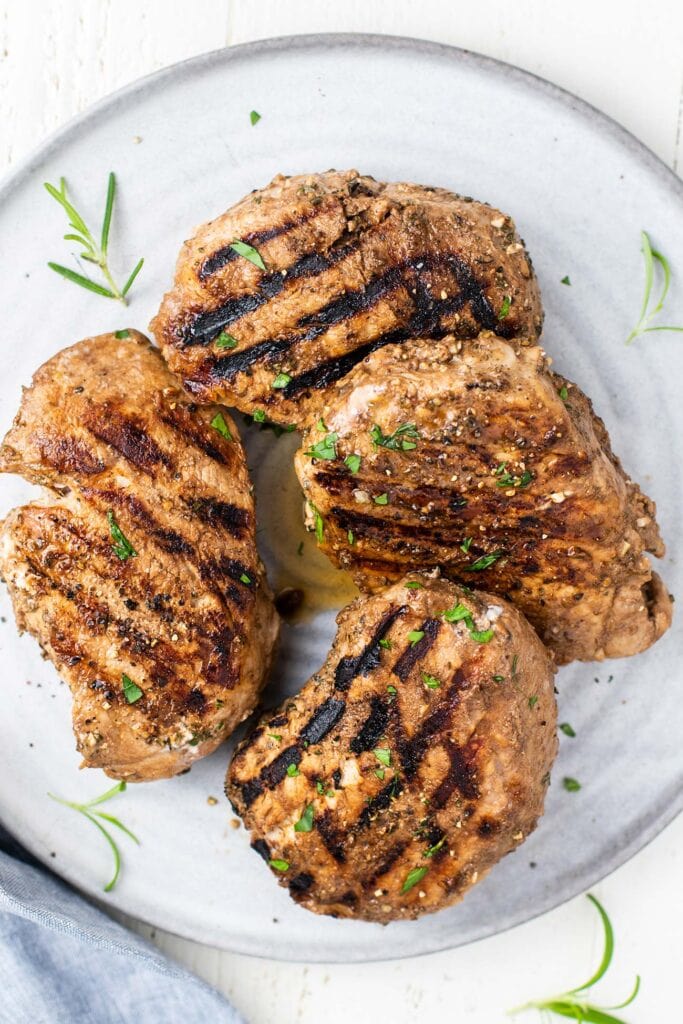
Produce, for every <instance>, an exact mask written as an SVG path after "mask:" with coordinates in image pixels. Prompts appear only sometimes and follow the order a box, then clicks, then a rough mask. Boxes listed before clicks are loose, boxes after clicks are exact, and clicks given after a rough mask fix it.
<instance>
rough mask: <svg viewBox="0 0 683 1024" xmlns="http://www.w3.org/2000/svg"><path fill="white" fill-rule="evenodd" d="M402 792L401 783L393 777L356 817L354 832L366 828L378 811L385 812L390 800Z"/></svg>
mask: <svg viewBox="0 0 683 1024" xmlns="http://www.w3.org/2000/svg"><path fill="white" fill-rule="evenodd" d="M402 791H403V783H402V782H401V780H400V779H399V778H398V777H394V779H392V781H391V782H390V783H389V784H388V785H386V786H385V787H384V788H383V789H380V791H379V793H376V794H375V796H373V797H372V799H371V800H370V801H369V802H368V803H367V804H366V806H365V807H364V808H363V810H362V811H361V813H360V814H359V816H358V821H357V822H356V825H355V830H356V831H362V829H364V828H367V827H368V825H370V824H371V823H372V822H373V821H374V819H375V817H376V816H377V815H378V814H379V812H380V811H385V810H386V809H387V807H389V806H390V805H391V802H392V800H395V799H396V797H398V796H400V795H401V793H402Z"/></svg>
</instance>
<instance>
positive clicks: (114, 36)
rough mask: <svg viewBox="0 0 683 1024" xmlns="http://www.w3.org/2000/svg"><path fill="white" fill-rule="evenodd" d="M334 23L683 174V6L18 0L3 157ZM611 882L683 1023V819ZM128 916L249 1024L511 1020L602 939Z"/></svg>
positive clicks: (614, 906)
mask: <svg viewBox="0 0 683 1024" xmlns="http://www.w3.org/2000/svg"><path fill="white" fill-rule="evenodd" d="M321 31H347V32H348V31H358V32H384V33H392V34H396V35H410V36H418V37H423V38H429V39H435V40H439V41H441V42H449V43H454V44H456V45H458V46H462V47H465V48H468V49H472V50H477V51H480V52H482V53H486V54H490V55H491V56H494V57H498V58H500V59H502V60H505V61H509V62H510V63H513V64H518V65H520V66H521V67H524V68H527V69H529V70H531V71H533V72H536V73H537V74H539V75H542V76H544V77H546V78H549V79H551V80H552V81H554V82H557V83H558V84H559V85H562V86H564V87H566V88H568V89H570V90H572V91H573V92H575V93H577V94H578V95H579V96H582V97H583V98H584V99H586V100H588V101H589V102H591V103H593V104H594V105H595V106H597V107H600V108H601V109H602V110H604V111H606V112H607V113H608V114H611V115H612V116H613V117H615V118H616V119H617V120H618V121H620V122H621V123H622V124H624V125H625V126H626V127H628V128H629V129H630V130H631V131H632V132H634V134H636V135H637V136H639V137H640V138H641V139H642V140H643V141H644V142H645V143H647V145H648V146H650V147H651V148H652V149H653V150H654V151H655V152H656V153H657V154H658V155H659V156H660V157H661V158H662V159H663V160H664V161H666V163H668V164H669V165H670V166H672V167H674V168H675V169H677V170H678V171H679V173H680V171H681V169H683V4H681V0H652V2H651V3H649V4H644V3H643V2H642V0H572V2H571V3H563V4H560V3H548V0H516V2H515V3H511V2H510V0H478V2H477V3H474V4H473V3H471V2H465V0H340V2H339V3H333V2H331V0H327V2H322V3H321V2H320V0H318V2H314V0H258V2H254V0H191V2H189V3H182V2H175V0H5V2H4V3H3V4H2V8H1V9H0V167H4V168H6V169H7V170H11V169H12V166H13V165H15V164H16V163H17V161H18V160H20V159H21V158H22V157H23V156H24V155H25V154H26V153H27V152H29V151H30V150H31V149H32V148H33V147H34V146H36V145H37V144H38V143H39V142H40V141H41V139H42V138H43V137H44V136H45V135H46V134H47V133H48V132H51V131H52V130H53V129H55V128H56V127H58V126H59V125H61V124H62V123H63V122H64V121H66V120H67V119H68V118H70V117H71V116H72V115H74V114H76V113H77V112H78V111H80V110H81V109H83V108H84V107H85V106H87V105H88V104H90V103H92V102H93V101H95V100H97V99H99V98H100V97H101V96H103V95H105V94H106V93H108V92H110V91H111V90H113V89H116V88H118V87H119V86H121V85H124V84H125V83H126V82H129V81H130V80H132V79H134V78H137V77H138V76H140V75H143V74H146V73H148V72H150V71H154V70H156V69H157V68H161V67H163V66H165V65H167V64H171V63H173V62H174V61H177V60H181V59H183V58H185V57H190V56H192V55H194V54H197V53H201V52H203V51H206V50H211V49H215V48H217V47H221V46H225V45H230V44H233V43H240V42H245V41H248V40H252V39H259V38H265V37H268V36H277V35H285V34H293V33H299V32H321ZM675 682H676V681H675V680H643V685H647V686H651V687H653V689H654V688H656V687H657V686H660V685H668V684H674V683H675ZM653 756H656V754H654V753H653ZM595 892H596V894H597V895H598V896H599V898H600V899H602V900H603V902H604V903H605V904H606V906H607V908H608V909H609V911H610V913H611V915H612V919H613V921H614V925H615V928H616V932H617V955H616V958H615V965H614V968H613V971H612V972H611V973H610V975H609V979H608V981H607V982H606V984H605V988H604V997H605V998H604V1000H603V1001H604V1002H606V1003H610V1002H617V1001H619V999H620V998H622V997H623V996H624V995H625V994H626V992H627V991H628V987H629V985H630V983H631V980H632V978H633V975H634V974H635V972H636V971H639V972H640V973H641V974H642V976H643V989H642V993H641V995H640V997H639V999H638V1001H637V1002H636V1003H635V1004H634V1005H633V1006H632V1007H629V1009H628V1010H626V1011H623V1012H624V1015H625V1017H626V1019H627V1020H628V1021H630V1022H632V1024H654V1022H655V1021H665V1020H666V1021H667V1022H668V1021H671V1024H673V1022H674V1021H675V1020H680V1019H681V1016H682V1014H681V1011H680V1009H679V1008H678V1006H679V1005H680V1004H679V997H678V991H679V979H680V972H681V950H682V949H683V819H679V820H678V821H676V822H675V823H674V824H673V825H672V826H670V827H669V828H668V829H667V831H666V832H665V833H664V834H663V835H661V836H660V837H659V838H658V839H657V840H656V841H655V842H654V843H652V844H651V845H650V847H649V848H648V849H646V850H645V851H643V852H642V853H641V854H640V855H639V856H637V857H635V858H634V859H633V860H632V861H631V862H630V863H629V864H627V865H626V866H625V867H623V868H621V869H620V870H619V871H617V872H615V873H614V874H613V875H612V876H611V877H610V878H609V879H606V880H605V881H603V882H602V883H600V884H599V885H598V886H596V887H595ZM225 913H226V914H229V913H230V907H229V906H226V908H225ZM129 923H131V924H132V925H133V927H136V928H137V929H138V930H139V931H140V932H141V933H143V934H145V935H147V936H149V937H151V938H152V939H153V940H154V941H155V942H156V943H157V944H158V945H159V946H160V947H161V948H162V949H164V950H165V951H166V952H167V953H168V954H170V955H171V956H173V957H175V958H177V959H178V960H181V961H183V962H184V963H185V964H187V965H188V966H189V967H191V968H193V969H194V970H195V971H197V972H198V973H199V974H201V975H203V976H204V977H205V978H206V979H207V980H208V981H210V982H212V983H213V984H215V985H217V986H218V987H219V988H220V989H222V990H223V991H224V992H225V993H226V994H227V995H228V996H229V997H230V998H231V999H232V1000H233V1001H234V1003H235V1004H236V1005H237V1007H238V1008H239V1009H240V1010H241V1011H242V1012H243V1014H244V1016H245V1017H246V1018H247V1020H248V1021H249V1022H250V1024H271V1022H273V1021H276V1020H277V1021H278V1022H279V1024H290V1022H294V1021H297V1022H303V1024H307V1022H314V1021H315V1022H316V1024H318V1022H320V1021H321V1020H324V1021H325V1024H337V1022H346V1021H348V1020H349V1019H351V1020H355V1021H358V1022H360V1024H365V1022H370V1021H372V1022H375V1021H382V1022H384V1021H387V1022H391V1024H408V1022H411V1024H412V1022H414V1021H432V1020H442V1021H447V1022H448V1024H460V1022H462V1021H467V1022H470V1024H496V1022H499V1021H503V1020H505V1019H506V1015H505V1010H506V1009H507V1008H509V1007H510V1006H514V1005H517V1004H519V1003H521V1002H524V1001H526V1000H528V999H529V998H532V997H537V996H542V995H547V994H552V993H553V992H557V991H561V990H562V989H564V988H567V987H571V986H573V985H575V984H579V983H580V982H581V981H583V980H584V976H585V977H588V975H589V973H590V969H591V965H592V964H593V963H594V960H595V958H596V956H597V955H598V953H599V947H600V944H599V939H600V930H599V927H598V925H597V922H596V917H595V912H594V911H593V910H591V908H590V907H589V905H588V903H587V901H586V900H584V899H582V898H580V899H577V900H575V901H573V902H572V903H570V904H568V905H566V906H564V907H561V908H560V909H558V910H556V911H554V912H553V913H551V914H547V915H545V916H544V917H542V918H540V919H538V920H536V921H532V922H531V923H529V924H527V925H524V926H523V927H520V928H517V929H515V930H514V931H512V932H509V933H507V934H503V935H499V936H497V937H495V938H492V939H487V940H486V941H483V942H479V943H477V944H476V945H473V946H469V947H467V948H464V949H458V950H454V951H452V952H447V953H440V954H436V955H433V956H429V957H424V958H421V959H414V960H405V961H401V962H396V963H387V964H369V965H367V966H358V965H354V966H320V965H305V964H288V963H278V962H275V961H272V960H253V959H249V958H247V957H243V956H237V955H233V954H229V953H221V952H219V951H217V950H212V949H208V948H206V947H203V946H199V945H197V944H195V943H192V942H187V941H185V940H183V939H179V938H177V937H175V936H171V935H167V934H164V933H160V932H156V933H155V932H154V931H153V930H152V929H150V928H149V927H147V926H145V925H141V924H139V923H135V922H129ZM519 1019H520V1020H529V1021H534V1020H538V1017H535V1016H534V1015H533V1014H530V1015H529V1016H528V1017H523V1018H519Z"/></svg>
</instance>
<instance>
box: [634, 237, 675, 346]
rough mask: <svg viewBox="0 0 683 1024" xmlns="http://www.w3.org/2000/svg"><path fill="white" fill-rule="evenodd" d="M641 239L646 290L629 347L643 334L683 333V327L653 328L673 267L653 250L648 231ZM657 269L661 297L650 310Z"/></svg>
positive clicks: (657, 326) (659, 325) (660, 326)
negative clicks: (657, 270) (660, 275)
mask: <svg viewBox="0 0 683 1024" xmlns="http://www.w3.org/2000/svg"><path fill="white" fill-rule="evenodd" d="M640 239H641V250H642V253H643V259H644V261H645V289H644V292H643V301H642V305H641V307H640V316H639V317H638V323H637V324H636V325H635V327H634V328H633V330H632V331H631V333H630V334H629V336H628V338H627V339H626V344H627V345H630V344H631V342H632V341H635V339H636V338H638V337H640V335H641V334H649V333H650V332H652V331H683V326H681V327H678V326H676V327H674V326H669V325H664V324H656V325H654V326H651V322H652V320H653V319H654V318H655V317H656V316H658V314H659V313H661V311H662V309H663V308H664V303H665V301H666V297H667V295H668V293H669V286H670V284H671V267H670V265H669V261H668V260H667V259H666V257H665V256H663V255H662V253H661V252H658V251H657V249H653V248H652V243H651V241H650V236H649V235H648V233H647V231H641V232H640ZM656 267H659V269H660V271H661V274H662V290H661V292H660V295H659V300H658V301H657V302H656V303H655V305H654V306H652V308H650V299H651V297H652V287H653V285H654V280H655V271H656Z"/></svg>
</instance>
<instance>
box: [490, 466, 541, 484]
mask: <svg viewBox="0 0 683 1024" xmlns="http://www.w3.org/2000/svg"><path fill="white" fill-rule="evenodd" d="M506 466H507V463H506V462H503V463H502V464H501V465H500V466H499V467H498V469H497V470H496V476H497V477H498V478H499V479H498V480H496V487H517V488H522V487H528V486H529V484H530V483H531V481H532V480H533V478H534V474H533V473H532V472H530V470H528V469H525V470H524V472H523V473H522V474H521V476H513V474H512V473H506V472H505V467H506Z"/></svg>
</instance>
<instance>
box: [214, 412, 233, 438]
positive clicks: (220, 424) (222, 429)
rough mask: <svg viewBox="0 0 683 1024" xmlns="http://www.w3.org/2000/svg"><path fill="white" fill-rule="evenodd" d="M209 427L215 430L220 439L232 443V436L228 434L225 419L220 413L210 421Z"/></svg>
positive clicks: (228, 429)
mask: <svg viewBox="0 0 683 1024" xmlns="http://www.w3.org/2000/svg"><path fill="white" fill-rule="evenodd" d="M211 426H212V427H213V429H214V430H217V431H218V433H219V434H220V435H221V437H224V438H225V439H226V441H232V440H233V436H232V434H231V433H230V427H229V426H228V424H227V423H226V422H225V417H224V416H223V413H222V412H217V413H216V415H215V416H214V418H213V419H212V420H211Z"/></svg>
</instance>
